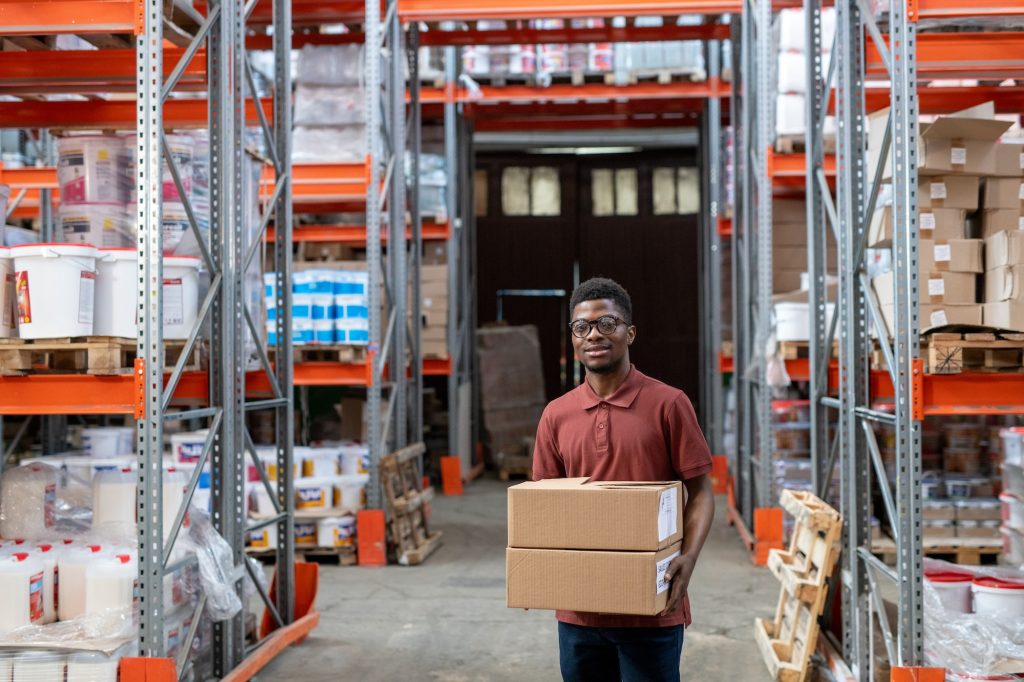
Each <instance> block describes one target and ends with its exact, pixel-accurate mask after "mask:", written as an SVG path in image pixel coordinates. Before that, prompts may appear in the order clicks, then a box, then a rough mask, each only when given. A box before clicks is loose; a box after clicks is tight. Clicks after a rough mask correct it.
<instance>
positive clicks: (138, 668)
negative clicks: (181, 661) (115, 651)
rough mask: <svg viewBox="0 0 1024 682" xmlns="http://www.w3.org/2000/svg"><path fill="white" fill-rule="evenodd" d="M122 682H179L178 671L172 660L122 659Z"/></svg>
mask: <svg viewBox="0 0 1024 682" xmlns="http://www.w3.org/2000/svg"><path fill="white" fill-rule="evenodd" d="M119 669H120V672H121V675H120V678H119V679H120V680H121V682H178V671H177V670H175V668H174V661H173V660H172V659H170V658H122V659H121V663H120V664H119Z"/></svg>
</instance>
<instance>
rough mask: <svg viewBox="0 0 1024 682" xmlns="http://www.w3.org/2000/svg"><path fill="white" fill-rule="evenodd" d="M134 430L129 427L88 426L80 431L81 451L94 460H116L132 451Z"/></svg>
mask: <svg viewBox="0 0 1024 682" xmlns="http://www.w3.org/2000/svg"><path fill="white" fill-rule="evenodd" d="M134 440H135V429H134V428H132V427H130V426H89V427H86V428H84V429H82V449H83V450H85V454H87V455H89V456H90V457H96V458H102V459H106V458H116V457H117V456H118V455H127V454H129V453H130V452H131V451H132V445H133V444H134Z"/></svg>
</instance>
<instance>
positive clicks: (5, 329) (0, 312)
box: [0, 185, 18, 339]
mask: <svg viewBox="0 0 1024 682" xmlns="http://www.w3.org/2000/svg"><path fill="white" fill-rule="evenodd" d="M0 187H6V185H0ZM2 203H3V202H0V204H2ZM0 215H3V214H2V213H0ZM14 279H15V278H14V261H13V260H12V259H11V250H10V249H9V248H7V247H6V246H0V339H9V338H12V337H14V336H17V334H18V327H17V324H16V323H15V319H16V316H17V311H18V304H17V297H16V295H15V287H14Z"/></svg>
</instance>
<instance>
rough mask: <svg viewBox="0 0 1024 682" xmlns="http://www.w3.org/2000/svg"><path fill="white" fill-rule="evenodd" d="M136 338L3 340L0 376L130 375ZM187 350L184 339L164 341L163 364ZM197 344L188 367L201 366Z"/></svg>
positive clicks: (177, 357)
mask: <svg viewBox="0 0 1024 682" xmlns="http://www.w3.org/2000/svg"><path fill="white" fill-rule="evenodd" d="M136 343H137V342H136V340H135V339H126V338H120V337H112V336H86V337H76V338H69V337H65V338H60V339H0V376H22V375H25V374H41V373H58V372H59V373H85V374H97V375H115V374H131V373H132V372H133V371H134V367H133V365H134V363H135V356H136ZM184 349H185V342H184V341H165V342H164V366H165V367H167V368H171V367H173V366H174V365H175V363H177V362H178V359H179V358H180V357H181V353H182V352H183V351H184ZM201 366H202V365H201V357H200V345H199V344H196V346H195V348H194V349H193V351H192V356H191V358H189V361H188V362H186V363H185V369H187V370H197V369H200V368H201Z"/></svg>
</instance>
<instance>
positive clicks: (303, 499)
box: [295, 478, 334, 509]
mask: <svg viewBox="0 0 1024 682" xmlns="http://www.w3.org/2000/svg"><path fill="white" fill-rule="evenodd" d="M332 506H334V479H333V478H297V479H295V508H296V509H330V508H331V507H332Z"/></svg>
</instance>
